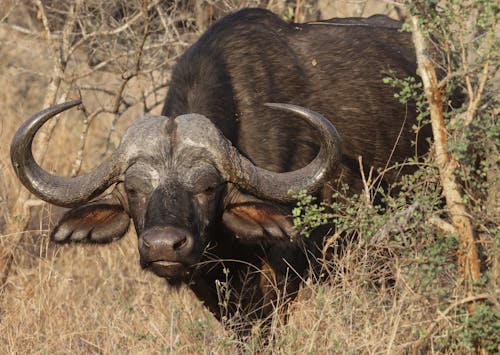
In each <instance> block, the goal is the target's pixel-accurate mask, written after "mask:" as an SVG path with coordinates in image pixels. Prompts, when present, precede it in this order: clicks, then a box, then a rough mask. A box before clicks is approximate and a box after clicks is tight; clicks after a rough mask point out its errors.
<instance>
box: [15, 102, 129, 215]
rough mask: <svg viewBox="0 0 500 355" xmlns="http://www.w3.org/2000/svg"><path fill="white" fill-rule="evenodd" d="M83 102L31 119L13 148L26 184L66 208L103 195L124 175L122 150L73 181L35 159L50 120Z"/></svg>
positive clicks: (39, 195) (18, 169)
mask: <svg viewBox="0 0 500 355" xmlns="http://www.w3.org/2000/svg"><path fill="white" fill-rule="evenodd" d="M80 103H81V100H74V101H69V102H66V103H63V104H60V105H55V106H51V107H49V108H47V109H45V110H43V111H40V112H38V113H36V114H35V115H33V116H31V117H30V118H29V119H28V120H27V121H26V122H24V123H23V124H22V125H21V127H19V129H18V130H17V132H16V134H15V135H14V138H13V139H12V143H11V146H10V158H11V161H12V165H13V167H14V170H15V172H16V174H17V176H18V177H19V179H20V180H21V182H22V183H23V185H24V186H25V187H26V188H27V189H28V190H30V191H31V192H32V193H33V194H35V195H36V196H38V197H39V198H41V199H42V200H45V201H47V202H50V203H53V204H55V205H59V206H64V207H73V206H76V205H78V204H80V203H82V202H86V201H88V200H90V199H92V198H93V197H95V196H97V195H99V194H100V193H102V192H103V191H104V190H106V189H107V188H108V187H109V186H110V185H111V184H113V183H115V182H116V181H117V180H118V177H119V175H120V174H121V166H120V165H121V164H120V163H119V161H118V159H117V157H118V156H119V152H118V151H115V153H113V155H112V156H111V157H110V158H109V159H108V160H106V161H104V162H103V163H102V164H101V165H99V166H98V167H97V168H96V169H95V170H94V171H93V172H90V173H88V174H84V175H80V176H76V177H73V178H67V177H61V176H55V175H51V174H49V173H48V172H46V171H45V170H43V169H42V168H41V167H40V166H39V165H38V164H37V162H36V161H35V159H34V158H33V153H32V151H31V145H32V143H33V138H34V137H35V134H36V132H37V131H38V130H39V129H40V128H41V127H42V126H43V124H44V123H45V122H47V121H48V120H49V119H50V118H52V117H54V116H55V115H57V114H58V113H61V112H63V111H65V110H67V109H69V108H71V107H74V106H77V105H79V104H80Z"/></svg>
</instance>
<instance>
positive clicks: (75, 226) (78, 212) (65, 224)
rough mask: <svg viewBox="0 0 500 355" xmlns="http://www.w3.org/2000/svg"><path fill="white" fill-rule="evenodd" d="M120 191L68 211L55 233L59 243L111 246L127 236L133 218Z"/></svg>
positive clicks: (115, 190) (114, 191) (52, 237)
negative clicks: (108, 244) (105, 244)
mask: <svg viewBox="0 0 500 355" xmlns="http://www.w3.org/2000/svg"><path fill="white" fill-rule="evenodd" d="M122 201H123V199H122V198H121V195H120V192H119V189H118V188H116V187H115V189H114V190H113V191H112V192H111V193H110V194H108V195H105V196H103V197H100V198H98V199H95V200H93V201H91V202H89V203H87V204H85V205H83V206H80V207H76V208H73V209H72V210H70V211H68V212H66V213H65V214H64V215H63V217H62V218H61V220H60V221H59V223H58V224H57V226H56V227H55V229H54V230H53V231H52V233H51V236H50V237H51V239H52V240H54V241H56V242H59V243H67V242H87V243H109V242H112V241H114V240H116V239H119V238H121V237H123V236H124V235H125V233H127V231H128V228H129V225H130V216H129V214H128V212H127V211H126V210H125V208H126V207H124V206H123V203H122Z"/></svg>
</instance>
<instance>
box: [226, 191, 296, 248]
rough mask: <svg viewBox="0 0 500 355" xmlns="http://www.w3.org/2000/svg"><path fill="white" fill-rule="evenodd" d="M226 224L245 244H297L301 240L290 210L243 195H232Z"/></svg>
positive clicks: (239, 193) (227, 206) (228, 205)
mask: <svg viewBox="0 0 500 355" xmlns="http://www.w3.org/2000/svg"><path fill="white" fill-rule="evenodd" d="M222 222H223V224H224V226H225V227H226V228H227V229H228V230H230V231H231V232H233V233H234V234H235V235H236V237H237V238H238V239H240V240H241V241H248V242H255V241H269V242H276V241H282V242H285V241H288V242H294V241H295V240H296V239H297V237H298V232H297V230H296V229H295V228H294V226H293V222H292V218H291V216H290V212H289V211H288V209H287V208H286V207H284V206H282V205H279V204H276V203H272V202H268V201H263V200H260V199H258V198H256V197H254V196H252V195H247V194H245V193H242V192H240V191H239V192H237V193H233V194H232V198H231V202H230V203H228V204H227V205H226V207H225V209H224V214H223V215H222Z"/></svg>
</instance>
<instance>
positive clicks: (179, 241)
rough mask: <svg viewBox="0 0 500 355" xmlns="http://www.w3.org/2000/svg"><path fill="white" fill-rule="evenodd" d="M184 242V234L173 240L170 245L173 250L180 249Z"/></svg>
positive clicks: (185, 240)
mask: <svg viewBox="0 0 500 355" xmlns="http://www.w3.org/2000/svg"><path fill="white" fill-rule="evenodd" d="M186 243H187V238H186V236H183V237H181V239H180V240H178V241H177V242H175V243H174V245H173V246H172V247H173V249H174V250H179V249H182V247H183V246H184V245H186Z"/></svg>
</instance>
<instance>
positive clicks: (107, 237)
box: [11, 101, 340, 281]
mask: <svg viewBox="0 0 500 355" xmlns="http://www.w3.org/2000/svg"><path fill="white" fill-rule="evenodd" d="M79 103H80V102H79V101H73V102H69V103H65V104H61V105H57V106H53V107H50V108H48V109H46V110H44V111H41V112H39V113H37V114H35V115H34V116H32V117H31V118H30V119H28V120H27V121H26V122H25V123H24V124H23V125H22V126H21V127H20V128H19V130H18V132H17V133H16V135H15V136H14V139H13V141H12V144H11V160H12V163H13V166H14V169H15V171H16V173H17V175H18V177H19V179H20V180H21V182H22V183H23V184H24V185H25V186H26V187H27V188H28V189H29V190H30V191H31V192H33V193H34V194H35V195H37V196H38V197H40V198H41V199H43V200H45V201H48V202H51V203H53V204H56V205H60V206H66V207H74V208H73V210H71V211H69V212H68V213H67V214H66V215H65V216H63V218H62V220H61V221H60V222H59V224H58V226H57V227H56V228H55V230H54V231H53V233H52V239H54V240H56V241H58V242H69V241H78V242H82V241H90V242H97V243H103V242H110V241H112V240H114V239H117V238H120V237H121V236H123V235H124V234H125V233H126V231H127V229H128V226H129V220H130V218H132V220H133V222H134V225H135V229H136V232H137V235H138V238H139V239H138V245H139V253H140V260H141V265H142V266H143V267H144V268H146V269H148V270H151V271H152V272H154V273H155V274H157V275H158V276H160V277H164V278H167V279H170V280H174V281H175V280H183V279H185V277H186V276H189V274H190V273H191V272H192V271H193V269H194V267H195V265H196V263H198V262H199V261H200V259H201V257H202V255H203V252H204V250H205V249H206V247H207V245H208V244H209V242H210V241H211V238H214V237H215V234H216V233H212V228H214V226H216V225H218V224H221V223H222V224H224V225H225V226H226V228H227V229H229V230H230V231H231V232H232V233H233V234H234V235H235V236H237V237H242V238H247V239H250V240H255V238H256V237H260V236H263V237H275V238H288V237H289V236H291V235H293V231H292V229H293V228H292V226H291V223H290V220H289V218H288V217H287V216H286V214H283V213H282V212H283V211H280V210H279V208H278V209H277V208H276V207H275V206H276V204H274V203H266V202H265V201H275V202H278V203H285V202H290V201H293V195H292V194H291V193H290V191H292V192H296V193H297V192H298V191H301V190H305V191H307V192H309V193H312V192H314V191H317V190H318V189H319V188H321V187H322V185H323V184H324V183H325V182H326V181H328V180H329V179H330V178H331V176H332V175H333V173H334V171H335V167H336V165H337V163H338V161H339V159H340V148H339V147H340V139H339V137H338V134H337V132H336V130H335V127H334V126H333V125H332V124H331V123H330V122H329V121H328V120H327V119H326V118H324V117H323V116H321V115H319V114H317V113H315V112H312V111H309V110H307V109H305V108H301V107H298V106H293V105H287V104H268V106H270V107H272V108H277V109H281V110H286V111H290V112H293V113H296V114H298V115H299V116H300V117H302V118H303V119H304V120H306V121H307V122H308V123H309V124H310V125H312V126H313V127H314V129H316V131H317V133H318V141H319V143H320V144H319V145H320V149H319V152H318V154H317V156H316V157H315V158H314V159H313V160H312V161H311V162H310V163H309V164H308V165H306V166H305V167H303V168H301V169H298V170H295V171H290V172H285V173H276V172H272V171H269V170H265V169H262V168H260V167H257V166H255V165H254V164H253V163H252V162H251V161H250V160H248V159H247V158H246V157H245V156H243V155H241V154H240V153H239V151H238V150H237V149H236V148H235V147H234V146H233V145H232V143H231V142H230V141H228V140H227V139H226V138H225V137H224V136H223V135H222V133H221V132H220V131H219V129H217V127H216V126H215V125H214V124H213V123H212V122H211V121H210V120H209V119H207V118H206V117H204V116H201V115H198V114H188V115H182V116H178V117H176V118H168V117H165V116H143V117H141V118H140V119H138V120H137V121H136V122H135V123H134V124H133V125H132V126H131V127H130V128H129V129H128V130H127V132H126V133H125V134H124V136H123V138H122V141H121V143H120V145H119V147H118V148H117V150H116V151H115V152H114V153H113V154H112V155H111V157H109V158H108V159H107V160H105V161H104V162H103V163H102V164H101V165H99V166H98V167H97V168H96V169H95V170H94V171H92V172H90V173H87V174H84V175H80V176H76V177H73V178H66V177H60V176H54V175H51V174H49V173H48V172H46V171H45V170H43V169H42V168H41V167H40V166H39V165H38V164H37V163H36V161H35V160H34V158H33V155H32V152H31V144H32V141H33V138H34V136H35V134H36V132H37V131H38V129H40V127H41V126H42V125H43V124H44V123H45V122H46V121H47V120H49V119H50V118H51V117H53V116H54V115H56V114H57V113H59V112H62V111H64V110H66V109H68V108H70V107H73V106H75V105H77V104H79ZM112 185H115V188H114V189H113V190H112V192H111V193H109V194H107V195H104V196H101V197H100V198H96V197H97V196H99V195H101V194H102V193H103V192H104V191H105V190H106V189H108V188H109V187H110V186H112ZM241 196H246V198H247V201H246V202H245V203H241ZM248 201H250V203H249V202H248ZM219 242H220V241H219ZM222 242H224V241H222Z"/></svg>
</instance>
